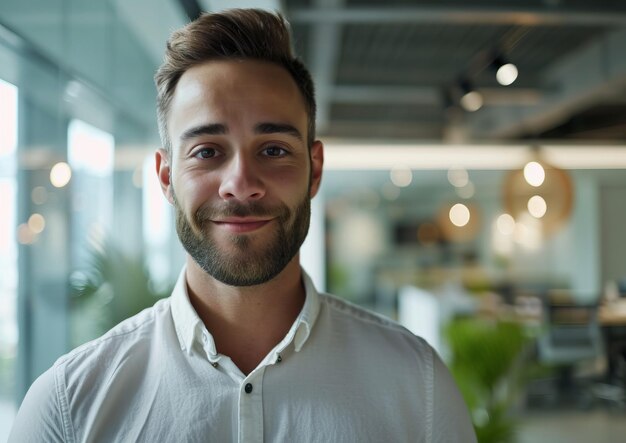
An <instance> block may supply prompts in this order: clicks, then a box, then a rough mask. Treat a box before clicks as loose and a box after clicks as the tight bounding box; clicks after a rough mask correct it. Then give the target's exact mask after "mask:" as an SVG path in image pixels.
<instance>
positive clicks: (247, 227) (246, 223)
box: [213, 218, 273, 234]
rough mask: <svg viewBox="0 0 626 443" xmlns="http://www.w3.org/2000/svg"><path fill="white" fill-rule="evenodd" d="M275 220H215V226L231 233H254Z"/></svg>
mask: <svg viewBox="0 0 626 443" xmlns="http://www.w3.org/2000/svg"><path fill="white" fill-rule="evenodd" d="M272 220H273V219H267V220H255V219H246V218H243V219H236V218H235V219H225V220H213V224H215V225H216V226H218V227H220V228H223V229H225V230H227V231H229V232H232V233H237V234H242V233H247V232H253V231H256V230H257V229H260V228H262V227H263V226H265V225H267V224H268V223H270V222H271V221H272Z"/></svg>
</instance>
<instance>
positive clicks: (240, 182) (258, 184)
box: [219, 155, 265, 201]
mask: <svg viewBox="0 0 626 443" xmlns="http://www.w3.org/2000/svg"><path fill="white" fill-rule="evenodd" d="M219 195H220V197H221V198H222V199H224V200H239V201H248V200H259V199H261V198H263V196H264V195H265V186H264V184H263V180H262V178H261V176H260V174H259V171H258V170H257V169H256V168H255V167H254V160H252V159H246V158H245V156H243V155H236V156H234V157H233V158H232V159H231V160H230V161H229V162H228V163H227V164H226V165H224V171H223V175H222V181H221V183H220V188H219Z"/></svg>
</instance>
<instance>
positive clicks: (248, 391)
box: [244, 383, 252, 394]
mask: <svg viewBox="0 0 626 443" xmlns="http://www.w3.org/2000/svg"><path fill="white" fill-rule="evenodd" d="M244 389H245V391H246V394H249V393H251V392H252V384H251V383H248V384H247V385H246V387H245V388H244Z"/></svg>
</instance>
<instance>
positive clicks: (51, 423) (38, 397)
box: [9, 366, 73, 443]
mask: <svg viewBox="0 0 626 443" xmlns="http://www.w3.org/2000/svg"><path fill="white" fill-rule="evenodd" d="M55 369H57V368H56V366H53V367H52V368H50V369H48V370H47V371H46V372H44V373H43V374H42V375H41V376H40V377H39V378H37V380H35V382H34V383H33V384H32V386H31V387H30V389H29V390H28V392H27V393H26V397H24V401H23V402H22V406H21V407H20V409H19V411H18V413H17V417H16V418H15V421H14V423H13V428H12V429H11V434H10V435H9V443H30V442H33V443H34V442H44V441H45V442H52V443H54V442H70V441H73V439H72V438H71V437H70V436H68V435H66V432H65V430H64V427H63V414H62V410H61V404H60V401H59V391H58V387H57V384H56V382H55V378H54V371H55Z"/></svg>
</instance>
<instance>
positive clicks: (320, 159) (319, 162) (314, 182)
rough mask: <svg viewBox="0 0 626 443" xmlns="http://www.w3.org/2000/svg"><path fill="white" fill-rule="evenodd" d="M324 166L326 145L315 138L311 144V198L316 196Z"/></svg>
mask: <svg viewBox="0 0 626 443" xmlns="http://www.w3.org/2000/svg"><path fill="white" fill-rule="evenodd" d="M323 167H324V145H323V144H322V142H321V141H319V140H315V142H313V145H312V146H311V192H310V194H311V198H313V197H315V195H316V194H317V191H319V189H320V184H321V182H322V169H323Z"/></svg>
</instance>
